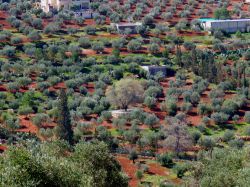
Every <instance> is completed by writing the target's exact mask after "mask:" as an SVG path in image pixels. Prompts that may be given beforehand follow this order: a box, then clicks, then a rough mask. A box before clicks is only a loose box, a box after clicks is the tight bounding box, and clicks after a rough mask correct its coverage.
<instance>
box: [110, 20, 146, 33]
mask: <svg viewBox="0 0 250 187" xmlns="http://www.w3.org/2000/svg"><path fill="white" fill-rule="evenodd" d="M141 25H142V23H140V22H136V23H111V26H113V27H114V28H115V29H116V30H117V31H118V32H119V33H123V32H124V31H126V30H130V32H131V34H134V33H136V28H137V27H138V26H141Z"/></svg>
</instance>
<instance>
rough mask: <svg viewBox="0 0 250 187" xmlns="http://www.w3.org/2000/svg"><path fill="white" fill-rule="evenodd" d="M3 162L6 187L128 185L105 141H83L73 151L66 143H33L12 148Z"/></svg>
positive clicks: (3, 178) (3, 180)
mask: <svg viewBox="0 0 250 187" xmlns="http://www.w3.org/2000/svg"><path fill="white" fill-rule="evenodd" d="M66 155H68V156H66ZM0 159H1V164H0V165H1V167H0V168H1V169H0V170H1V177H0V178H1V179H0V183H1V185H4V186H16V185H18V186H45V185H46V186H47V185H49V186H72V185H73V186H103V187H104V186H128V177H127V176H125V175H124V174H123V173H122V172H121V167H120V165H119V164H118V162H117V161H116V160H115V158H114V157H113V156H111V154H110V153H109V150H108V148H107V146H106V145H105V144H104V143H102V142H92V143H90V142H89V143H84V142H81V143H79V144H77V145H75V147H74V149H73V150H72V148H70V146H69V145H68V144H67V143H66V142H63V141H56V142H48V143H41V144H37V145H36V144H34V143H33V144H32V143H30V144H28V145H27V147H25V146H19V147H10V148H9V149H8V150H7V151H6V152H5V153H4V154H3V155H2V156H1V158H0Z"/></svg>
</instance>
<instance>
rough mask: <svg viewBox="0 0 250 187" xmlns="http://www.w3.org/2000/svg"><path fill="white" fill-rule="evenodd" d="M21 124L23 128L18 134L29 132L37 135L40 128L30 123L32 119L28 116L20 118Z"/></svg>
mask: <svg viewBox="0 0 250 187" xmlns="http://www.w3.org/2000/svg"><path fill="white" fill-rule="evenodd" d="M19 119H20V124H21V126H22V128H21V129H18V130H17V131H18V132H29V133H34V134H37V132H38V128H37V127H36V126H35V125H33V123H32V122H31V121H30V119H29V118H28V117H27V116H23V115H22V116H19Z"/></svg>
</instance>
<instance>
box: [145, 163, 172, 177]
mask: <svg viewBox="0 0 250 187" xmlns="http://www.w3.org/2000/svg"><path fill="white" fill-rule="evenodd" d="M148 166H149V173H152V174H154V175H160V176H166V175H168V174H169V171H168V169H167V168H165V167H162V166H161V165H159V164H157V163H150V164H148Z"/></svg>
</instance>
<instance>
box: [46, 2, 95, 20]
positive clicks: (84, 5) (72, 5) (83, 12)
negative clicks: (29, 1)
mask: <svg viewBox="0 0 250 187" xmlns="http://www.w3.org/2000/svg"><path fill="white" fill-rule="evenodd" d="M90 2H91V1H90V0H41V8H42V10H43V11H44V12H50V11H52V10H57V11H59V10H61V9H65V10H68V11H70V12H72V13H74V15H75V16H76V17H84V18H92V11H91V9H90Z"/></svg>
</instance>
